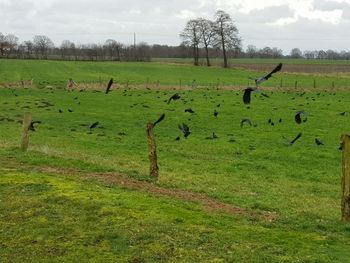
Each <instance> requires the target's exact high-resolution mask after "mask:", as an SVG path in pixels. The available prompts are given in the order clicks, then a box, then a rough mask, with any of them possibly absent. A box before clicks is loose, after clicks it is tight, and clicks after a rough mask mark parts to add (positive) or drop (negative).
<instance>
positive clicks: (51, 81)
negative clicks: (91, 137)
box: [0, 59, 350, 88]
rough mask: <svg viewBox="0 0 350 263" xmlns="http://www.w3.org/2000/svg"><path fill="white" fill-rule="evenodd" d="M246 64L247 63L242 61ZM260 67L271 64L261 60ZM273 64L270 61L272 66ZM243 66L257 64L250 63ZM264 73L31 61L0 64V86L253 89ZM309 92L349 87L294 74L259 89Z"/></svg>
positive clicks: (329, 78)
mask: <svg viewBox="0 0 350 263" xmlns="http://www.w3.org/2000/svg"><path fill="white" fill-rule="evenodd" d="M246 61H249V60H246ZM262 61H263V63H267V62H271V61H270V60H262ZM276 62H277V61H273V64H275V63H276ZM247 63H257V64H259V63H260V60H252V61H250V62H247ZM264 73H265V72H250V71H248V70H243V69H237V68H231V69H223V68H221V67H210V68H208V67H195V66H192V65H189V64H188V65H186V64H185V65H184V64H176V63H159V62H152V63H139V62H74V61H71V62H67V61H66V62H62V61H33V60H6V59H1V60H0V84H1V83H6V82H16V81H20V80H22V79H31V78H33V79H34V83H35V85H36V86H37V87H45V86H47V85H51V86H63V85H65V84H66V83H67V80H68V79H69V78H73V79H74V80H75V81H76V82H78V83H83V82H86V83H98V82H101V83H107V82H108V81H109V79H110V78H111V77H113V78H114V80H115V82H117V83H119V84H121V85H123V86H125V85H126V83H129V84H130V85H143V86H146V83H149V85H151V84H153V85H155V84H156V83H159V85H177V86H178V85H180V83H181V85H182V86H192V85H194V80H195V86H210V87H217V86H237V87H246V85H248V84H250V85H253V84H252V83H251V82H250V83H249V81H248V78H249V77H252V76H260V75H261V74H264ZM281 79H282V81H283V87H294V85H295V81H298V87H302V88H313V87H314V80H315V81H316V86H317V88H330V87H332V85H333V82H334V85H335V87H343V88H344V87H349V86H350V77H349V75H348V74H344V73H337V72H334V73H329V74H296V73H283V72H282V73H279V74H277V75H276V77H274V78H272V79H270V80H269V81H268V82H265V83H263V85H262V86H268V87H279V86H280V83H281Z"/></svg>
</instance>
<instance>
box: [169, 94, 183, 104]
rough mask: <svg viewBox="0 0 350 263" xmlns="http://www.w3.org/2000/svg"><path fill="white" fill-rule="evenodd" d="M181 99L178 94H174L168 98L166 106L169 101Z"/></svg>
mask: <svg viewBox="0 0 350 263" xmlns="http://www.w3.org/2000/svg"><path fill="white" fill-rule="evenodd" d="M180 98H181V97H180V95H179V94H178V93H175V94H174V95H173V96H171V97H170V98H169V100H168V102H167V103H168V104H169V103H170V102H171V100H178V99H180Z"/></svg>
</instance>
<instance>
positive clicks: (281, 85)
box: [280, 79, 283, 88]
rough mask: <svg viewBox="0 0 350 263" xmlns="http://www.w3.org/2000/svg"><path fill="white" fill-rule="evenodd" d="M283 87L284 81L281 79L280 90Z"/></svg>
mask: <svg viewBox="0 0 350 263" xmlns="http://www.w3.org/2000/svg"><path fill="white" fill-rule="evenodd" d="M282 87H283V79H281V82H280V88H282Z"/></svg>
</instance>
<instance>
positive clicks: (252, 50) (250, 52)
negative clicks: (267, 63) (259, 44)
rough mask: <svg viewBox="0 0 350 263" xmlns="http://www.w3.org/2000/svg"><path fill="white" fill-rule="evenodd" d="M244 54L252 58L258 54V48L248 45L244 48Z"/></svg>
mask: <svg viewBox="0 0 350 263" xmlns="http://www.w3.org/2000/svg"><path fill="white" fill-rule="evenodd" d="M246 54H247V55H248V57H250V58H254V57H256V56H257V54H258V49H257V48H256V46H254V45H248V46H247V49H246Z"/></svg>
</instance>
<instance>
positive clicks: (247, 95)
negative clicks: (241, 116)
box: [243, 87, 256, 104]
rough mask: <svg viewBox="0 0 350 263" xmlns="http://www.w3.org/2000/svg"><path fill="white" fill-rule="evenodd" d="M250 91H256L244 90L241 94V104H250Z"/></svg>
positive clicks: (252, 89) (251, 89)
mask: <svg viewBox="0 0 350 263" xmlns="http://www.w3.org/2000/svg"><path fill="white" fill-rule="evenodd" d="M252 91H256V89H255V88H251V87H248V88H246V89H245V90H244V94H243V102H244V104H249V103H250V96H251V92H252Z"/></svg>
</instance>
